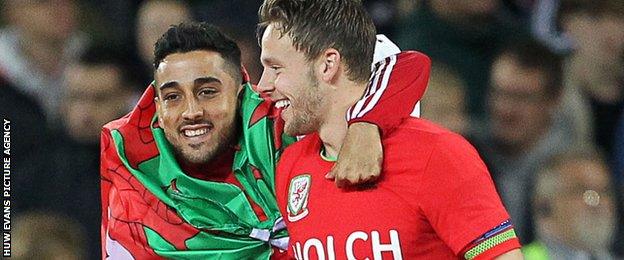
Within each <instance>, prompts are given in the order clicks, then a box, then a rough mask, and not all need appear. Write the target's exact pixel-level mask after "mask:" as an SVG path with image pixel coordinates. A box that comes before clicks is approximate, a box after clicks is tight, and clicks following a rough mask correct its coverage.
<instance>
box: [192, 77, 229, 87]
mask: <svg viewBox="0 0 624 260" xmlns="http://www.w3.org/2000/svg"><path fill="white" fill-rule="evenodd" d="M193 83H194V85H204V84H210V83H219V84H223V83H222V82H221V80H219V79H217V78H215V77H201V78H196V79H195V80H194V82H193Z"/></svg>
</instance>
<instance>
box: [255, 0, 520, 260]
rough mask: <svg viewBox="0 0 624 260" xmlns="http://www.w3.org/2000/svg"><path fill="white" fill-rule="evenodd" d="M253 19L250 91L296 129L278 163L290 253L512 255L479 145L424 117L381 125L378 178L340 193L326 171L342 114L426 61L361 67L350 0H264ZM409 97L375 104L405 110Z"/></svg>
mask: <svg viewBox="0 0 624 260" xmlns="http://www.w3.org/2000/svg"><path fill="white" fill-rule="evenodd" d="M260 17H261V18H260V20H261V22H260V29H261V30H260V33H259V36H260V35H261V45H262V54H261V60H262V63H263V65H264V73H263V75H262V79H261V80H260V83H259V85H260V88H262V89H265V90H267V92H270V96H271V99H272V100H274V101H275V102H277V103H278V104H282V105H281V106H280V107H281V108H282V109H281V113H280V115H281V117H282V118H283V119H284V121H285V128H284V131H285V132H286V133H287V134H289V135H306V137H305V138H303V139H302V140H301V141H299V142H297V143H295V144H293V145H292V146H290V147H288V148H287V149H286V150H285V152H284V154H283V155H282V157H281V160H280V162H279V165H278V168H277V179H276V196H277V202H278V206H279V209H280V211H281V212H282V215H283V216H284V218H285V219H286V225H287V228H288V230H289V233H290V243H289V244H290V247H289V254H290V256H291V257H294V258H296V259H360V258H361V259H363V258H369V259H382V258H393V259H451V258H458V257H460V258H466V259H474V258H482V259H489V258H497V259H522V256H521V253H520V250H519V249H518V248H519V247H520V245H519V243H518V239H517V238H516V236H515V233H514V230H513V226H512V225H511V222H510V220H509V215H508V214H507V212H506V211H505V209H504V208H503V206H502V203H501V201H500V198H499V197H498V195H497V194H496V190H495V188H494V185H493V183H492V180H491V179H490V176H489V174H488V171H487V168H486V167H485V165H484V164H483V162H482V161H481V160H480V158H479V156H478V154H477V152H476V151H475V150H474V148H472V146H471V145H470V144H469V143H468V142H467V141H466V140H464V139H463V138H462V137H460V136H459V135H457V134H453V133H450V132H449V131H447V130H444V129H442V128H440V127H438V126H435V125H433V124H432V123H429V122H427V121H425V120H421V119H417V118H401V120H398V122H396V124H395V125H394V126H393V127H392V128H391V131H386V132H383V133H382V144H383V150H384V164H383V168H382V175H381V176H382V178H381V180H380V181H379V182H377V183H375V185H374V186H373V187H369V188H368V189H364V190H355V191H351V192H347V191H343V190H339V189H337V188H336V187H335V186H334V185H333V183H332V182H331V181H329V180H327V179H326V178H325V173H326V172H327V171H329V170H331V168H332V167H333V166H334V162H335V160H336V159H337V158H338V152H339V151H342V150H343V149H344V148H343V143H344V142H345V140H349V138H348V137H345V136H346V133H347V125H348V123H347V120H346V119H351V120H353V119H356V120H357V119H358V118H359V117H360V116H362V115H366V114H367V113H369V110H370V109H371V108H374V107H375V106H376V105H377V104H376V103H377V101H378V97H376V96H377V93H383V92H384V91H385V90H386V89H388V88H394V89H401V88H406V87H408V86H411V85H413V84H417V82H419V81H421V80H422V77H425V78H428V76H429V67H430V60H429V58H428V57H426V56H425V55H423V54H421V53H418V52H402V53H398V52H397V53H395V54H393V55H390V56H388V57H387V58H385V59H382V60H381V62H379V63H377V64H375V66H374V70H373V73H372V75H371V72H370V70H369V67H368V64H369V63H370V61H371V59H372V53H373V49H374V46H375V27H374V25H373V22H372V20H371V18H370V17H369V16H368V14H366V12H365V10H364V8H363V7H362V4H361V2H360V1H356V0H337V1H325V0H309V1H296V0H270V1H265V2H264V4H263V6H262V7H261V10H260ZM369 79H371V80H369ZM363 91H364V92H365V96H364V98H363V99H360V97H361V95H362V92H363ZM358 100H359V101H358ZM362 100H363V101H362ZM415 103H416V101H415V100H411V102H410V100H408V101H406V102H402V103H394V106H392V109H391V110H386V111H385V112H386V113H397V114H402V113H404V114H406V115H409V114H410V112H413V113H412V114H415V112H414V111H415V110H416V109H415V106H416V104H415ZM345 111H346V113H347V116H346V119H345ZM405 111H409V112H405Z"/></svg>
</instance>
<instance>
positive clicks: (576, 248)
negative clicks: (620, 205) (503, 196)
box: [523, 149, 617, 260]
mask: <svg viewBox="0 0 624 260" xmlns="http://www.w3.org/2000/svg"><path fill="white" fill-rule="evenodd" d="M535 184H536V185H535V191H534V193H533V196H532V209H533V212H534V220H535V230H536V238H537V239H536V240H535V241H534V242H532V243H531V244H528V245H526V246H525V247H524V249H523V251H524V254H525V257H526V259H527V260H536V259H579V260H580V259H588V260H589V259H615V258H614V256H613V254H612V253H611V252H609V248H610V246H611V244H612V242H613V239H614V237H615V231H616V225H617V224H616V223H617V216H616V215H617V214H616V201H615V197H614V195H615V190H614V189H613V188H614V187H615V186H613V183H612V182H611V181H610V174H609V170H608V168H607V165H606V163H605V161H604V160H603V159H602V158H601V157H600V156H599V155H598V154H597V153H596V152H591V149H586V150H584V151H581V152H568V153H564V154H561V155H557V156H555V157H553V158H552V159H551V160H549V161H548V162H547V163H546V164H545V165H544V167H543V168H541V169H540V170H539V173H538V175H537V176H536V181H535Z"/></svg>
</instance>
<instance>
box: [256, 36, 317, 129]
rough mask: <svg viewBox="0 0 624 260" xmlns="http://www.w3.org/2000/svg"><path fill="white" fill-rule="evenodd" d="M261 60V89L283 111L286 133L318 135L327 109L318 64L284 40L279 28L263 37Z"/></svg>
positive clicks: (288, 38)
mask: <svg viewBox="0 0 624 260" xmlns="http://www.w3.org/2000/svg"><path fill="white" fill-rule="evenodd" d="M261 60H262V65H263V66H264V71H263V73H262V78H261V79H260V83H258V86H259V88H260V91H261V92H263V93H265V94H267V95H269V96H270V97H271V99H272V100H273V101H275V106H276V108H278V109H283V110H282V112H281V115H282V118H283V119H284V122H285V126H284V132H285V133H286V134H288V135H291V136H296V135H305V134H310V133H312V132H315V131H317V130H318V129H319V127H320V125H321V122H322V115H323V112H324V110H323V108H325V107H327V106H326V105H325V104H324V102H326V99H323V96H324V93H323V92H324V91H323V89H324V88H323V87H322V86H319V80H318V77H317V76H316V74H315V71H314V62H310V61H308V60H307V59H306V58H305V55H304V53H303V52H301V51H297V49H295V47H294V46H293V44H292V40H291V38H290V36H289V35H283V36H282V35H281V32H280V31H279V29H278V28H276V27H275V24H271V25H269V26H268V27H267V29H266V30H265V32H264V34H263V36H262V54H261Z"/></svg>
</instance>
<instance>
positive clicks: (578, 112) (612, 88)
mask: <svg viewBox="0 0 624 260" xmlns="http://www.w3.org/2000/svg"><path fill="white" fill-rule="evenodd" d="M560 1H561V3H560V9H559V20H558V21H559V23H560V24H561V27H562V28H563V31H564V33H565V34H566V35H569V36H570V37H571V39H572V40H573V41H574V44H575V50H574V51H573V53H572V54H571V55H570V57H569V58H568V59H567V62H566V69H565V82H566V84H565V86H566V88H565V91H564V96H563V99H562V108H561V111H562V112H561V113H562V114H564V113H566V112H568V113H569V112H570V111H573V113H571V114H570V115H568V116H567V117H568V118H569V119H571V120H569V121H570V122H572V123H573V125H571V126H570V127H573V128H575V129H578V131H579V132H580V133H583V134H584V135H585V136H587V138H590V139H593V140H592V141H594V142H596V143H597V144H598V147H599V148H600V149H602V150H604V151H605V152H606V153H607V159H611V158H612V145H613V141H614V140H613V137H614V132H615V124H616V120H614V119H615V118H617V117H618V116H619V114H620V113H621V111H622V109H623V108H624V30H622V28H624V2H623V1H620V0H601V1H591V0H560Z"/></svg>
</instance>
